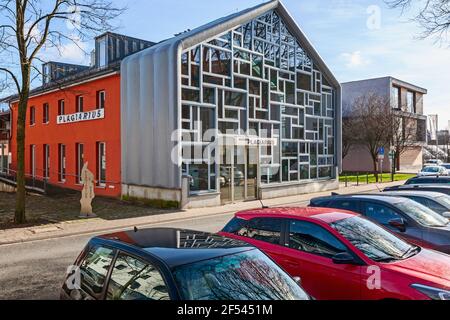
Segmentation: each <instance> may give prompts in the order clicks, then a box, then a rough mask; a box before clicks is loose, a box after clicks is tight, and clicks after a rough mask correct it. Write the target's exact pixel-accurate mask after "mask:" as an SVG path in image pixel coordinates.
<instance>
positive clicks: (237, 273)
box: [173, 250, 309, 301]
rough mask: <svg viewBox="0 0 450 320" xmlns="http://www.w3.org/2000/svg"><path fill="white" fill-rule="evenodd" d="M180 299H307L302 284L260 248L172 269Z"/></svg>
mask: <svg viewBox="0 0 450 320" xmlns="http://www.w3.org/2000/svg"><path fill="white" fill-rule="evenodd" d="M173 274H174V277H175V281H176V283H177V285H178V288H179V291H180V294H181V298H182V299H183V300H265V301H266V300H308V299H309V298H308V295H307V294H306V293H305V292H304V291H303V290H302V288H301V287H300V286H299V285H298V284H297V283H296V282H295V281H294V280H293V279H292V278H291V277H290V276H289V275H288V274H286V273H285V272H284V271H283V270H282V269H281V268H280V267H278V266H277V265H276V264H275V263H274V262H273V261H272V260H270V259H269V258H268V257H267V256H266V255H264V254H263V253H262V252H261V251H259V250H250V251H247V252H242V253H238V254H234V255H228V256H224V257H220V258H214V259H210V260H206V261H201V262H196V263H193V264H189V265H183V266H179V267H176V268H175V269H174V270H173Z"/></svg>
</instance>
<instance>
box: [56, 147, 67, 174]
mask: <svg viewBox="0 0 450 320" xmlns="http://www.w3.org/2000/svg"><path fill="white" fill-rule="evenodd" d="M58 153H59V155H58V160H59V161H58V180H59V182H66V146H65V145H64V144H59V145H58Z"/></svg>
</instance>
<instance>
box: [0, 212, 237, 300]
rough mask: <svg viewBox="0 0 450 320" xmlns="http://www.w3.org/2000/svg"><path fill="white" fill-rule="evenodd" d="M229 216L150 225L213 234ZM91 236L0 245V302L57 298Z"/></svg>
mask: <svg viewBox="0 0 450 320" xmlns="http://www.w3.org/2000/svg"><path fill="white" fill-rule="evenodd" d="M231 217H232V215H231V214H226V215H221V216H214V217H209V218H200V219H189V220H182V221H177V222H171V223H165V224H153V225H152V226H158V227H174V228H186V229H194V230H201V231H208V232H217V231H219V230H220V229H221V228H222V227H223V226H224V225H225V223H226V222H228V221H229V220H230V219H231ZM94 235H95V234H91V235H83V236H74V237H67V238H59V239H50V240H43V241H36V242H29V243H21V244H13V245H4V246H0V299H2V300H5V299H21V300H23V299H25V300H28V299H33V300H35V299H36V300H42V299H43V300H53V299H58V297H59V289H60V288H61V284H62V283H63V281H64V275H65V272H66V270H67V267H68V266H70V265H71V264H72V263H73V262H74V261H75V259H76V257H77V256H78V254H79V253H80V252H81V250H82V249H83V247H84V246H85V245H86V243H87V241H88V240H89V239H90V238H91V237H92V236H94Z"/></svg>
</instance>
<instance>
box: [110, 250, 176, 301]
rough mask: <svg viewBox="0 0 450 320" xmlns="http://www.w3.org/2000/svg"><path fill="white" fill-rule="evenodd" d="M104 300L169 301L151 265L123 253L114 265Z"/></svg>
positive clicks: (158, 275)
mask: <svg viewBox="0 0 450 320" xmlns="http://www.w3.org/2000/svg"><path fill="white" fill-rule="evenodd" d="M106 299H107V300H170V298H169V292H168V289H167V286H166V284H165V282H164V280H163V278H162V276H161V273H160V272H159V271H158V270H157V269H156V268H155V267H153V266H152V265H150V264H148V263H145V262H142V261H141V260H139V259H136V258H133V257H130V256H128V255H125V254H123V253H120V254H119V255H118V256H117V259H116V262H115V264H114V268H113V270H112V273H111V278H110V280H109V284H108V290H107V292H106Z"/></svg>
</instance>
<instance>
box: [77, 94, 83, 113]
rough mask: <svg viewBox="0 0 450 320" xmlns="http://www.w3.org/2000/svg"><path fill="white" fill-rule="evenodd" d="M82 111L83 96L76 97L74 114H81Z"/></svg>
mask: <svg viewBox="0 0 450 320" xmlns="http://www.w3.org/2000/svg"><path fill="white" fill-rule="evenodd" d="M83 110H84V97H83V96H77V107H76V112H83Z"/></svg>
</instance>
